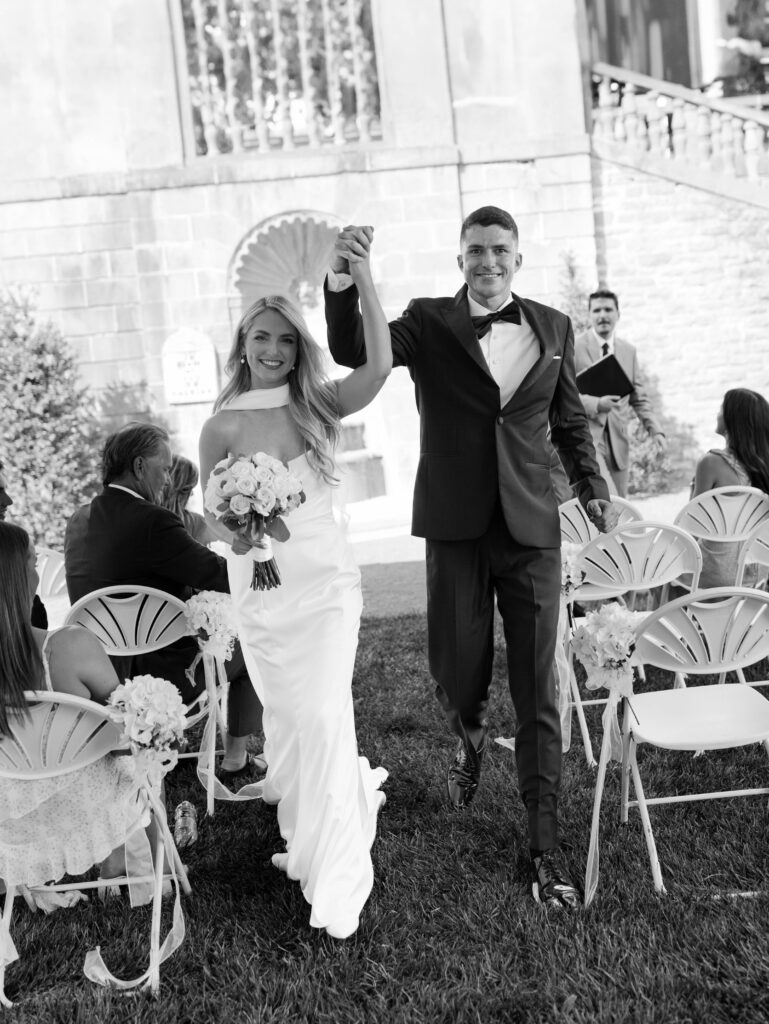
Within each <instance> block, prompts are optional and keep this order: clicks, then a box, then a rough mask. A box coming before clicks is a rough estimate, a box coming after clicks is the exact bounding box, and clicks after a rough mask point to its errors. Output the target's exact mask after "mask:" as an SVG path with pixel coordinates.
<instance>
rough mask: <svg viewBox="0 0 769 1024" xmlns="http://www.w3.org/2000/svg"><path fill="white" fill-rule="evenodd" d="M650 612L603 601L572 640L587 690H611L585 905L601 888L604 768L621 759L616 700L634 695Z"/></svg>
mask: <svg viewBox="0 0 769 1024" xmlns="http://www.w3.org/2000/svg"><path fill="white" fill-rule="evenodd" d="M646 615H647V613H646V612H631V611H628V609H627V608H624V607H622V605H620V604H617V603H616V602H610V603H607V604H604V605H602V606H601V607H600V608H599V609H598V610H597V611H594V612H588V613H587V615H586V616H585V619H584V622H583V623H581V624H580V625H579V626H578V627H577V629H575V631H574V635H573V637H572V641H571V642H572V649H573V651H574V653H575V654H576V656H577V657H578V658H579V660H580V661H581V662H582V664H583V665H584V667H585V671H586V672H587V680H586V686H587V687H588V689H590V690H597V689H599V688H600V687H602V686H605V687H607V689H608V690H609V699H608V700H607V702H606V707H605V708H604V712H603V740H602V743H601V756H600V759H599V761H598V777H597V779H596V786H595V796H594V798H593V820H592V824H591V828H590V848H589V850H588V856H587V871H586V875H585V906H587V905H588V904H589V903H590V902H591V900H592V899H593V896H594V895H595V891H596V889H597V888H598V826H599V815H600V810H601V799H602V797H603V786H604V780H605V778H606V767H607V764H608V762H609V760H610V758H613V759H614V760H621V758H622V738H621V736H620V732H619V723H618V721H617V705H618V704H619V701H620V699H621V698H623V697H624V698H629V697H632V695H633V652H634V650H635V634H636V627H637V625H638V623H639V622H640V621H641V620H642V619H645V618H646ZM631 712H632V708H631Z"/></svg>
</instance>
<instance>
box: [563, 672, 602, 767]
mask: <svg viewBox="0 0 769 1024" xmlns="http://www.w3.org/2000/svg"><path fill="white" fill-rule="evenodd" d="M569 685H570V686H571V696H572V703H573V704H574V708H575V710H576V712H577V721H578V722H579V731H580V733H581V735H582V745H583V747H584V748H585V758H586V760H587V766H588V768H595V766H596V760H595V756H594V755H593V744H592V743H591V742H590V733H589V731H588V728H587V720H586V718H585V709H584V708H583V707H582V697H581V696H580V692H579V684H578V683H577V677H576V675H575V673H574V665H573V664H572V660H571V653H570V654H569Z"/></svg>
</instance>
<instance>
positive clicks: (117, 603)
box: [64, 584, 189, 657]
mask: <svg viewBox="0 0 769 1024" xmlns="http://www.w3.org/2000/svg"><path fill="white" fill-rule="evenodd" d="M185 609H186V606H185V604H184V601H181V600H180V599H179V598H178V597H174V596H173V595H172V594H166V593H164V592H163V591H162V590H155V589H154V588H153V587H132V586H129V585H128V584H123V585H120V586H116V587H104V588H103V589H102V590H94V592H93V593H92V594H86V596H85V597H82V598H81V599H80V600H79V601H77V602H76V603H75V604H73V605H72V607H71V608H70V610H69V612H68V614H67V617H66V619H65V620H64V622H65V625H67V626H72V625H76V626H85V628H86V629H88V630H90V631H91V632H92V633H93V634H95V636H96V637H98V639H99V640H100V641H101V643H102V645H103V647H104V649H105V650H106V652H107V654H111V655H116V656H118V657H121V656H125V657H127V656H128V655H131V654H147V653H149V652H150V651H159V650H160V649H161V648H163V647H167V646H168V645H169V644H172V643H174V642H175V641H176V640H180V639H181V638H182V637H183V636H187V635H188V634H189V630H188V628H187V621H186V618H185Z"/></svg>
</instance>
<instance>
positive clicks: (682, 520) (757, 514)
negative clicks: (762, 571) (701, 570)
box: [673, 486, 769, 590]
mask: <svg viewBox="0 0 769 1024" xmlns="http://www.w3.org/2000/svg"><path fill="white" fill-rule="evenodd" d="M673 522H674V524H675V525H676V526H680V527H681V528H682V529H684V530H686V531H687V533H690V534H691V535H692V537H695V538H696V539H697V540H698V541H703V540H704V541H707V543H708V545H711V546H712V545H715V546H716V550H718V547H719V546H720V545H724V549H726V547H727V546H730V545H735V544H740V543H743V542H744V541H746V540H747V539H748V538H749V537H750V535H751V534H752V533H753V531H754V530H756V529H757V528H758V527H759V526H761V525H762V524H763V523H767V522H769V495H766V494H764V492H763V491H761V490H759V489H758V488H757V487H737V486H735V487H716V488H714V489H713V490H711V491H703V493H702V494H698V495H697V496H696V497H695V498H692V500H691V501H689V502H687V504H686V505H684V507H683V508H682V509H681V510H680V512H679V513H678V514H677V515H676V517H675V519H674V520H673ZM711 550H712V547H711ZM743 574H744V568H743ZM732 582H734V583H735V584H736V583H737V580H736V579H735V580H734V581H732V580H730V581H729V584H728V585H731V584H732ZM678 583H679V585H680V586H685V587H689V589H692V590H694V589H696V584H695V585H691V584H690V583H689V581H688V580H685V579H684V580H679V581H678Z"/></svg>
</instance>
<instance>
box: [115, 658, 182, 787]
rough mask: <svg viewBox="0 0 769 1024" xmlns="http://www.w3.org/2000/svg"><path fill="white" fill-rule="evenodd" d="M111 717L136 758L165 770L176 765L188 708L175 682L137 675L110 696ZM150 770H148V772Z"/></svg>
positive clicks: (121, 740)
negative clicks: (149, 760)
mask: <svg viewBox="0 0 769 1024" xmlns="http://www.w3.org/2000/svg"><path fill="white" fill-rule="evenodd" d="M108 710H109V716H110V718H111V719H112V721H113V722H115V723H116V724H117V725H119V726H120V728H121V729H122V735H121V737H120V742H121V743H128V744H129V745H130V747H131V750H132V751H133V753H134V754H135V755H139V756H140V757H142V755H143V756H144V758H145V759H146V757H147V755H152V757H151V759H152V761H153V762H154V763H155V765H156V767H157V766H160V765H161V763H162V771H163V772H166V771H169V770H170V769H171V768H173V766H174V765H175V764H176V759H177V750H178V747H179V744H180V743H181V741H182V738H183V736H184V726H185V718H184V715H185V710H186V709H185V707H184V703H183V702H182V696H181V694H180V693H179V691H178V690H177V689H176V687H175V686H174V685H173V683H169V681H168V680H167V679H158V678H157V676H134V677H133V679H126V681H125V683H121V685H120V686H117V687H115V689H114V690H113V691H112V693H111V694H110V695H109V701H108ZM145 770H146V769H145Z"/></svg>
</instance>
